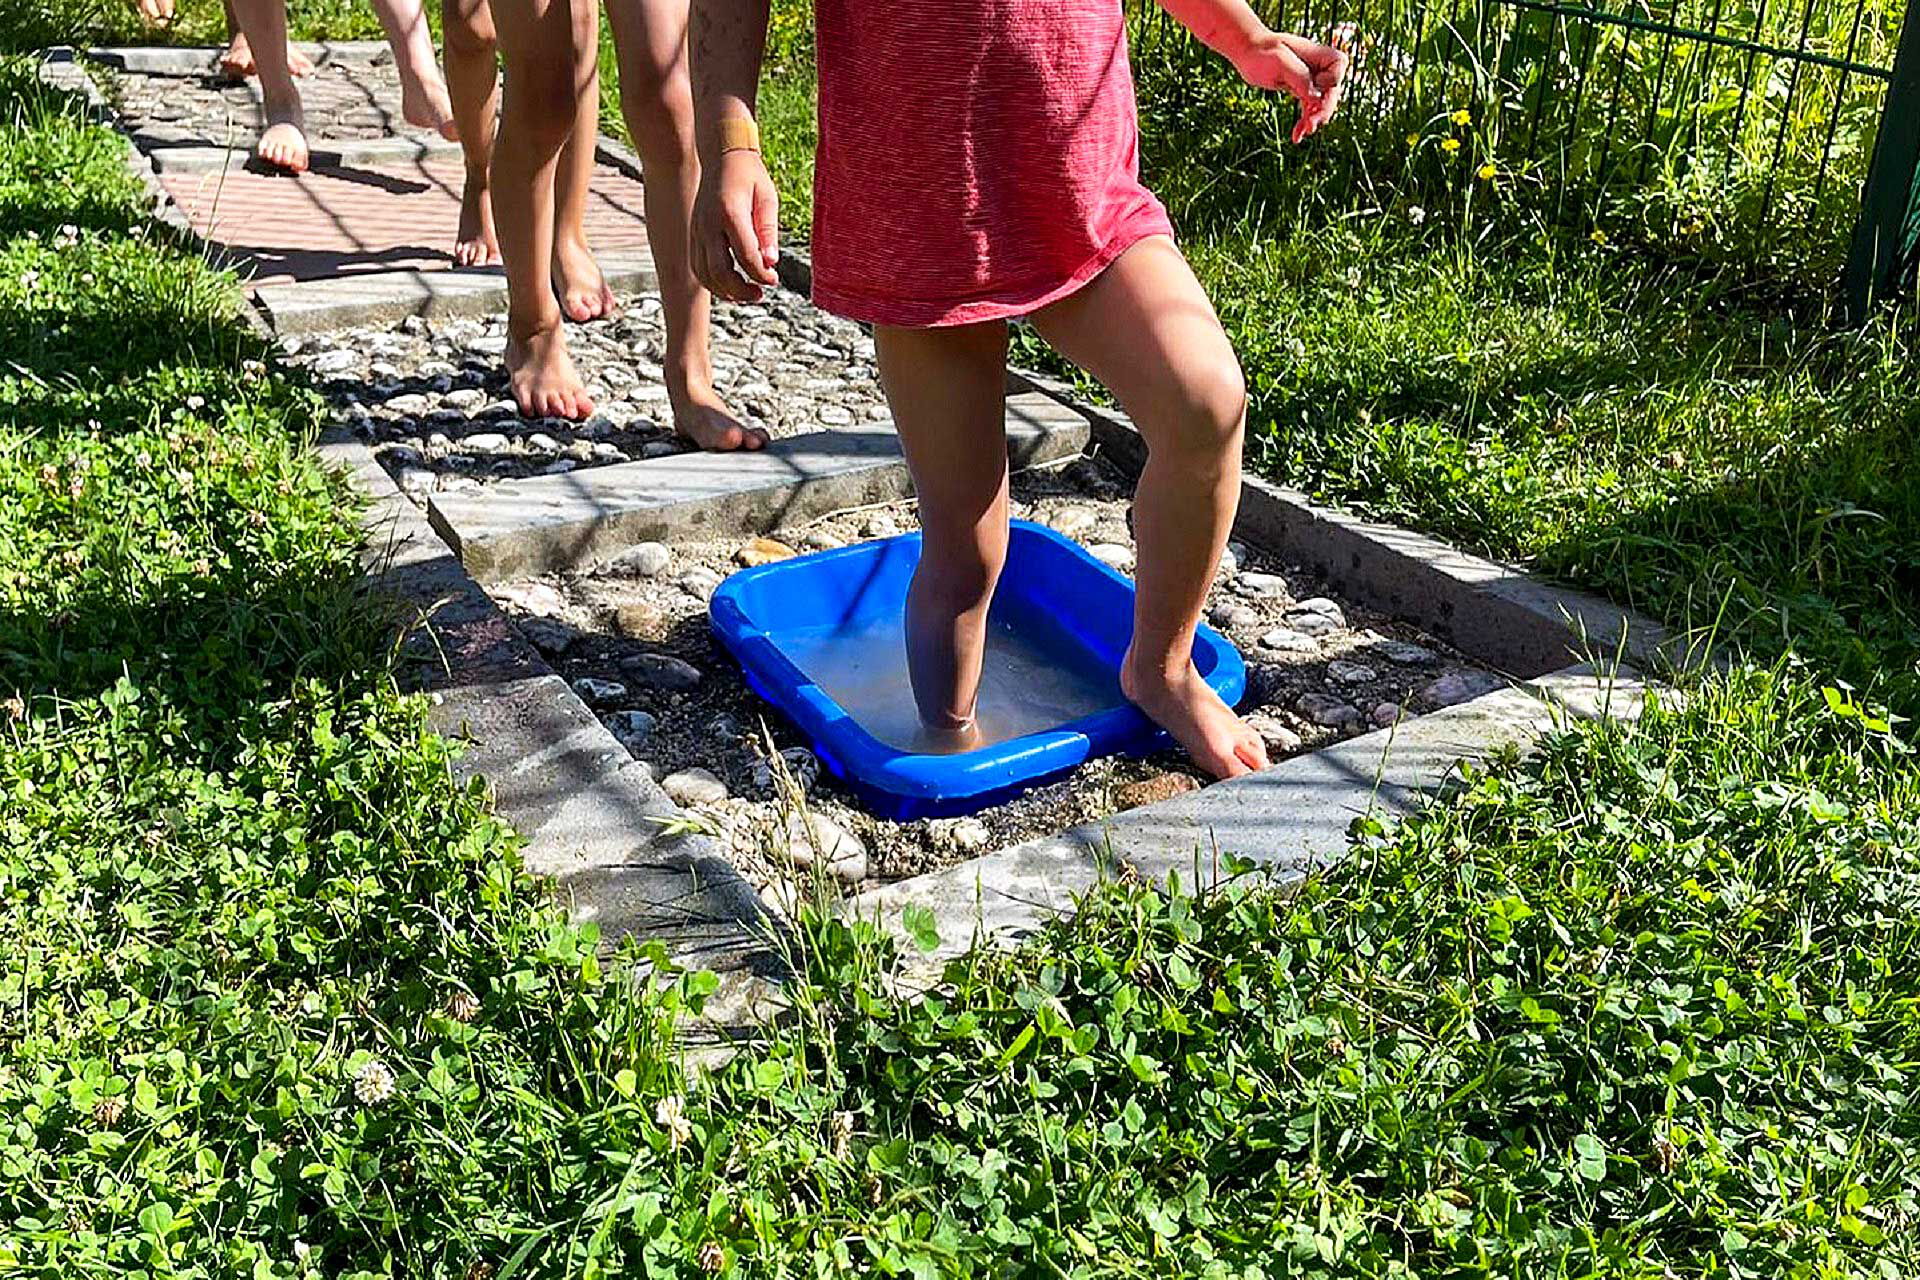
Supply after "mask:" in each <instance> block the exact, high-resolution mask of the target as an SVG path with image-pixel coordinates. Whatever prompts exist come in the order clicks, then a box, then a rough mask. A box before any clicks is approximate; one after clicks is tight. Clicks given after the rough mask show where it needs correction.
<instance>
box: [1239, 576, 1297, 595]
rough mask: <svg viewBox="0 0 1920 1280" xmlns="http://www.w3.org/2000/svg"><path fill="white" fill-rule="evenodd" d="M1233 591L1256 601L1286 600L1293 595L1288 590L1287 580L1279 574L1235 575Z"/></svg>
mask: <svg viewBox="0 0 1920 1280" xmlns="http://www.w3.org/2000/svg"><path fill="white" fill-rule="evenodd" d="M1233 589H1234V590H1235V591H1237V592H1239V593H1240V594H1241V595H1243V596H1249V597H1251V598H1253V599H1255V600H1286V599H1290V598H1291V597H1292V595H1293V593H1292V592H1291V591H1290V590H1288V588H1287V580H1286V579H1285V578H1283V577H1281V576H1280V575H1279V574H1277V573H1241V574H1235V575H1234V579H1233Z"/></svg>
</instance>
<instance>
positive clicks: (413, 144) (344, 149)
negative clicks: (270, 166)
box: [145, 134, 460, 175]
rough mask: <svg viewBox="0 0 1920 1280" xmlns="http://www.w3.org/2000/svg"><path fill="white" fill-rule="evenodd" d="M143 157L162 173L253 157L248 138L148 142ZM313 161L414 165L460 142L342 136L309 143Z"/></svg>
mask: <svg viewBox="0 0 1920 1280" xmlns="http://www.w3.org/2000/svg"><path fill="white" fill-rule="evenodd" d="M145 154H146V156H147V158H148V160H150V161H151V162H152V164H153V167H154V170H155V171H156V172H158V173H163V174H169V175H171V174H183V173H194V174H205V173H241V172H246V171H247V170H248V165H249V162H250V161H251V159H252V156H253V147H252V139H251V137H248V138H246V139H244V140H243V141H241V142H240V143H239V144H238V145H234V146H225V147H216V146H208V145H204V144H202V143H201V142H200V141H199V140H197V139H192V138H186V139H182V140H181V141H179V142H178V143H166V144H163V145H162V144H156V145H150V146H148V147H147V149H146V153H145ZM312 155H313V164H314V167H315V168H318V169H344V168H369V167H371V168H380V167H382V166H393V165H401V166H405V165H414V164H419V163H420V162H421V161H424V160H429V159H444V158H447V157H451V156H458V155H460V144H459V143H457V142H448V141H447V140H446V139H445V138H442V137H440V136H439V135H438V134H419V135H415V136H413V137H407V138H367V139H354V138H346V139H341V140H340V141H337V142H319V143H314V144H313V145H312Z"/></svg>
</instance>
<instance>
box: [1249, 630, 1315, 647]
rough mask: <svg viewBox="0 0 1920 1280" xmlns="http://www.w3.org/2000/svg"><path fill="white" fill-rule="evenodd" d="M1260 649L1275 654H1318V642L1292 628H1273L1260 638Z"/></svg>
mask: <svg viewBox="0 0 1920 1280" xmlns="http://www.w3.org/2000/svg"><path fill="white" fill-rule="evenodd" d="M1260 647H1261V648H1263V649H1272V650H1274V651H1275V652H1276V653H1318V652H1320V642H1319V641H1318V640H1315V639H1314V638H1313V637H1312V636H1310V635H1308V634H1306V633H1305V632H1304V631H1295V630H1294V629H1293V628H1292V627H1275V628H1273V629H1272V630H1270V631H1268V632H1267V633H1265V634H1264V635H1262V636H1261V637H1260Z"/></svg>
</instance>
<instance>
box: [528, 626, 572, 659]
mask: <svg viewBox="0 0 1920 1280" xmlns="http://www.w3.org/2000/svg"><path fill="white" fill-rule="evenodd" d="M520 634H522V635H524V636H525V637H526V638H527V640H528V641H529V642H530V643H531V644H532V645H533V647H534V648H536V649H538V650H539V651H540V652H542V653H544V654H546V655H547V656H548V657H554V658H557V657H559V656H560V655H561V654H563V653H565V652H566V651H567V650H568V649H571V648H572V647H573V642H574V641H575V640H577V639H579V636H580V633H579V632H577V631H575V630H574V629H573V628H572V627H570V626H568V625H567V624H566V623H564V622H555V621H554V620H553V619H552V618H522V619H520Z"/></svg>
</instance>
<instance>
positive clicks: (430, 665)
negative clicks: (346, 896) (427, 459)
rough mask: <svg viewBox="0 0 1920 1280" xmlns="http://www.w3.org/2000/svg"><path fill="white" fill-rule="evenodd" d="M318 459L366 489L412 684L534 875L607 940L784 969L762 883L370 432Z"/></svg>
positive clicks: (753, 967) (325, 444) (376, 584)
mask: <svg viewBox="0 0 1920 1280" xmlns="http://www.w3.org/2000/svg"><path fill="white" fill-rule="evenodd" d="M319 453H320V455H321V457H322V458H323V459H324V460H326V461H327V462H328V463H330V464H332V465H333V466H336V467H338V468H341V469H343V470H345V471H347V472H348V474H349V475H350V477H351V479H352V481H353V483H354V485H355V486H356V487H357V488H359V489H360V490H361V491H362V492H363V493H364V494H366V495H367V497H368V508H367V511H366V513H365V515H364V516H363V520H364V522H365V527H366V529H367V534H368V536H367V545H366V547H365V549H364V551H363V553H362V563H363V565H364V567H365V569H366V571H367V575H368V581H369V584H370V585H371V586H372V587H373V589H375V590H377V591H379V592H381V593H382V594H383V595H385V596H386V597H388V598H389V599H391V600H393V601H394V602H395V604H396V606H397V607H398V608H399V609H400V610H401V611H402V615H401V618H400V619H399V625H400V627H401V629H402V632H403V637H404V639H403V644H404V645H405V647H406V650H407V652H408V653H409V654H410V655H411V656H412V657H413V658H414V659H415V661H414V662H413V663H412V664H411V665H410V666H409V667H408V672H409V683H410V684H411V685H413V686H414V687H417V688H420V689H423V690H426V691H429V692H430V695H431V697H432V699H433V707H432V710H431V712H430V713H429V716H428V723H429V725H430V726H431V727H432V728H433V729H434V731H435V732H437V733H440V734H442V735H443V736H445V737H448V738H451V739H456V740H460V741H464V742H466V743H467V744H468V746H467V750H466V752H465V754H464V755H462V756H461V758H460V760H459V762H458V764H457V766H456V768H457V771H458V772H459V774H460V775H461V776H463V777H474V776H478V777H484V778H485V779H486V780H487V781H488V783H489V785H490V786H491V788H492V791H493V802H494V809H495V812H497V813H498V814H499V815H500V816H501V817H502V818H503V819H505V820H506V821H507V822H509V823H510V824H511V825H512V826H513V827H514V829H515V830H517V831H519V832H520V833H521V834H522V835H523V836H525V837H526V841H527V844H526V847H525V850H524V855H523V856H524V858H525V861H526V865H527V867H528V869H529V870H531V871H533V872H535V873H536V874H539V875H544V876H549V877H552V879H553V881H554V884H555V886H556V889H557V891H558V892H559V893H560V894H561V895H562V897H563V898H564V899H565V900H566V901H567V903H568V904H569V906H570V907H571V908H572V910H573V912H574V914H575V916H576V917H577V918H580V919H590V920H594V921H597V922H598V923H599V924H600V925H601V929H602V936H603V937H604V938H607V939H609V940H611V939H613V938H617V937H619V936H622V935H624V934H629V933H632V934H637V935H639V936H642V937H648V938H659V939H661V940H662V941H664V942H665V943H666V944H667V945H668V949H669V952H670V953H671V954H673V955H674V957H675V958H676V960H677V961H679V962H680V963H684V964H694V965H699V966H701V967H714V968H721V969H732V970H742V971H748V972H751V973H753V974H756V975H763V974H766V973H769V972H772V971H773V970H775V969H777V967H778V966H777V962H776V957H774V956H773V955H772V954H771V952H769V950H768V946H767V938H766V934H765V932H764V926H763V924H762V922H761V915H760V910H759V905H758V900H757V898H756V896H755V894H754V892H753V889H752V887H751V886H750V885H748V884H747V883H746V882H745V881H744V880H742V879H741V877H740V875H739V873H738V872H736V871H734V869H733V868H732V866H731V865H730V864H729V863H728V862H727V861H726V859H725V857H724V856H723V855H722V854H721V852H720V849H719V846H718V845H716V844H715V843H714V842H713V841H712V840H710V839H708V838H707V837H704V836H699V835H682V834H676V831H677V828H676V826H675V824H674V820H675V818H676V817H677V816H678V815H679V810H678V809H677V808H676V806H675V805H674V804H673V802H672V801H671V800H670V799H668V798H667V796H666V794H665V793H664V792H662V791H661V790H660V788H659V786H658V785H657V784H655V783H654V781H653V779H652V777H651V776H650V775H649V774H648V773H647V771H646V770H645V769H644V768H643V767H641V766H639V765H638V764H637V763H636V762H635V761H634V760H633V759H632V758H631V757H630V756H629V755H628V753H627V751H626V750H625V748H623V747H621V746H620V744H619V743H618V742H616V741H615V740H614V738H613V735H612V734H611V733H609V732H608V731H607V729H606V727H605V726H603V725H602V724H601V723H600V721H599V720H598V718H596V717H595V716H594V714H593V713H592V712H591V711H589V710H588V709H587V708H586V706H585V705H584V704H583V703H581V701H580V699H579V698H578V697H576V696H575V695H574V693H573V691H572V690H571V689H570V688H569V687H568V686H567V684H566V682H565V681H564V680H562V679H560V678H559V677H558V676H556V675H554V674H553V672H552V670H551V669H550V668H549V667H548V666H547V665H546V663H545V661H544V660H543V659H542V658H541V657H540V656H539V654H538V653H536V652H535V651H534V649H533V648H532V646H531V645H529V644H528V643H527V642H526V640H525V639H524V638H523V637H522V636H521V635H520V633H519V631H518V630H517V629H515V628H514V627H513V626H512V625H511V624H510V623H509V622H508V621H507V619H506V616H505V615H504V614H502V613H501V612H500V610H499V609H498V607H497V606H495V605H494V603H493V601H492V600H491V599H490V598H488V596H487V595H486V593H485V592H484V591H482V590H480V588H479V586H478V585H477V584H475V583H474V581H473V580H472V578H470V577H469V576H468V575H467V574H466V572H465V571H464V570H463V569H461V567H460V564H459V562H458V561H457V560H456V559H455V558H454V556H453V553H452V552H451V551H449V550H448V549H447V547H446V544H445V543H443V542H441V541H440V539H439V538H438V537H437V536H435V535H434V533H433V531H432V529H431V528H430V527H428V525H427V522H426V520H425V518H424V516H423V515H422V514H421V512H420V510H419V508H418V507H416V506H415V505H414V504H413V503H412V502H411V501H409V500H408V499H407V498H406V497H405V496H404V495H403V494H402V493H401V492H400V490H399V489H398V488H397V487H396V486H395V485H394V483H393V481H392V479H391V478H390V477H389V476H388V475H387V473H386V472H385V470H383V469H382V468H381V466H380V464H379V463H378V462H377V461H375V460H374V457H373V454H372V452H371V451H370V450H368V449H367V447H366V446H365V445H364V444H362V443H361V442H359V441H357V440H355V439H353V438H352V437H351V436H349V435H347V434H346V433H344V432H336V433H334V434H332V435H330V436H329V437H328V438H327V439H325V440H323V441H322V442H321V443H320V445H319Z"/></svg>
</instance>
